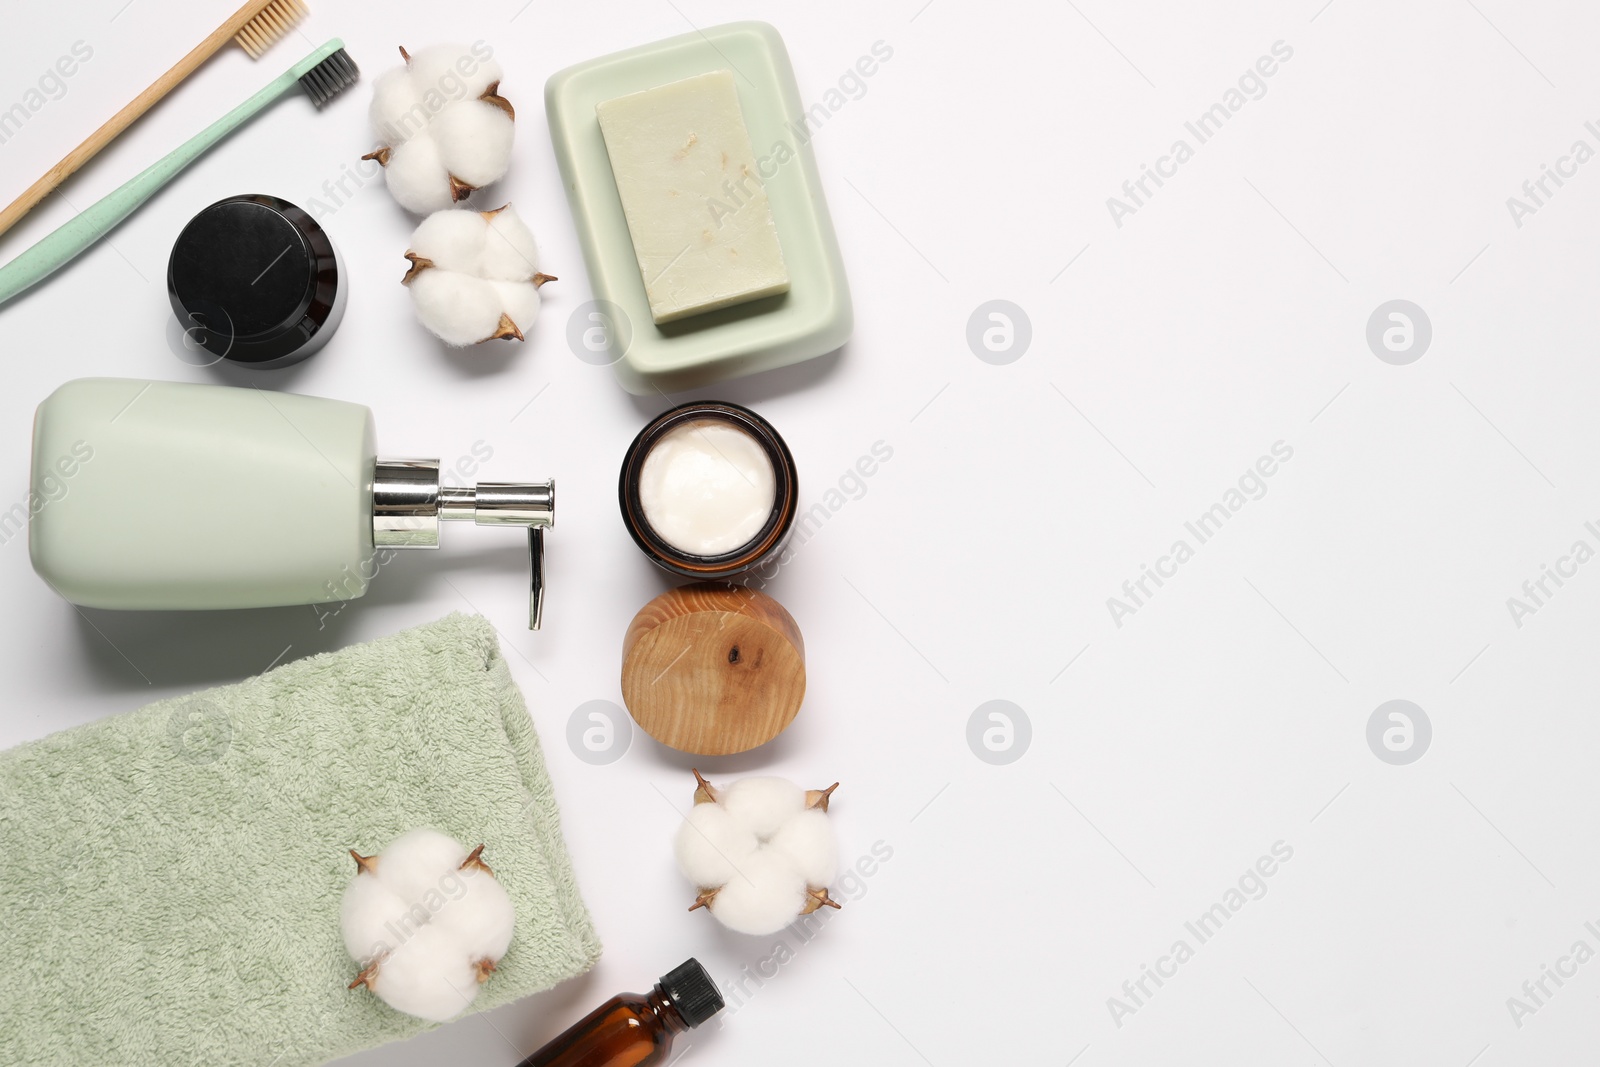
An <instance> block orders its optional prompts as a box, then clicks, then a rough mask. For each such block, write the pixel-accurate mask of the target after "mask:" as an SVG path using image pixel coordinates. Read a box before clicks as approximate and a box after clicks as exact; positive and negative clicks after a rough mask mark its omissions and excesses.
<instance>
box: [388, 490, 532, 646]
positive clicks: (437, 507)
mask: <svg viewBox="0 0 1600 1067" xmlns="http://www.w3.org/2000/svg"><path fill="white" fill-rule="evenodd" d="M441 519H442V520H446V521H456V522H474V523H476V524H478V525H479V526H523V527H526V528H527V530H528V568H529V572H530V578H529V584H528V629H530V630H537V629H538V628H539V624H540V622H541V621H542V620H543V615H544V530H545V529H546V528H547V527H550V526H554V525H555V524H556V483H555V482H554V481H548V482H479V483H478V484H477V486H476V487H474V488H466V487H464V486H454V485H442V484H440V482H439V461H438V460H436V459H380V460H378V463H377V467H376V469H375V470H374V471H373V475H372V543H373V545H374V546H375V547H378V548H438V547H439V522H440V520H441Z"/></svg>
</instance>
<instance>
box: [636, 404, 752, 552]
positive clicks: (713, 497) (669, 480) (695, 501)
mask: <svg viewBox="0 0 1600 1067" xmlns="http://www.w3.org/2000/svg"><path fill="white" fill-rule="evenodd" d="M777 493H778V488H777V477H776V475H775V474H774V473H773V470H772V460H770V459H768V458H767V454H766V452H765V451H763V450H762V448H761V445H760V444H758V443H757V442H756V439H755V438H754V437H751V436H750V435H749V434H748V433H746V432H745V431H743V430H741V429H739V428H738V427H737V426H730V425H728V424H727V423H725V422H722V421H720V420H717V419H696V420H694V421H693V422H687V423H684V424H683V425H682V426H676V427H674V428H673V429H671V430H668V431H667V432H666V433H665V434H663V435H662V436H661V440H659V441H657V442H656V443H655V444H653V445H651V446H650V454H649V455H647V456H645V458H644V466H643V467H642V468H641V469H640V471H639V503H640V504H641V505H643V507H644V518H645V521H646V522H648V523H649V524H650V529H652V530H654V531H655V533H656V536H657V537H660V538H661V539H662V540H663V541H665V542H666V543H667V544H669V545H671V546H672V547H673V548H675V549H677V550H678V551H679V552H687V553H689V554H690V555H692V556H720V555H722V554H723V553H724V552H732V551H733V550H734V549H736V548H743V547H744V546H745V545H747V544H749V543H750V542H751V540H752V539H754V538H755V536H756V534H758V533H760V532H761V528H762V527H763V526H765V525H766V523H767V518H768V517H769V516H770V515H771V514H772V504H773V502H774V501H775V500H776V499H777Z"/></svg>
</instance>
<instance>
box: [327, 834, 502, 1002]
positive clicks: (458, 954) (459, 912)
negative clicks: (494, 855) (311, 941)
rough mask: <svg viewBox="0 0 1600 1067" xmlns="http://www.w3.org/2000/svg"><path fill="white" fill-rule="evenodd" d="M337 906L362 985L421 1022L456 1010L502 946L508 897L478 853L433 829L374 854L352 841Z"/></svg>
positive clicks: (473, 995) (469, 998) (352, 985)
mask: <svg viewBox="0 0 1600 1067" xmlns="http://www.w3.org/2000/svg"><path fill="white" fill-rule="evenodd" d="M350 855H351V856H353V857H355V861H356V876H355V878H354V879H353V880H352V881H351V882H350V885H349V886H348V887H346V889H345V892H344V898H343V900H341V901H340V905H339V928H340V932H341V934H342V935H343V937H344V945H345V950H346V951H347V952H349V953H350V958H351V959H353V960H355V961H356V962H357V963H358V964H360V965H361V968H362V969H361V973H360V974H358V975H356V978H355V981H353V982H351V983H350V988H351V989H354V988H355V987H356V986H358V985H364V986H366V987H367V988H368V989H370V990H371V991H372V992H373V993H374V994H375V995H376V996H377V997H378V999H380V1000H382V1001H383V1002H384V1003H385V1004H388V1005H389V1006H390V1007H392V1008H394V1009H395V1010H396V1011H402V1012H405V1013H406V1014H408V1015H415V1016H417V1017H419V1018H422V1019H427V1020H429V1021H430V1022H444V1021H445V1020H447V1019H453V1018H455V1017H456V1016H457V1015H459V1014H461V1012H462V1011H463V1010H465V1009H466V1007H467V1006H468V1005H469V1004H471V1003H472V1001H473V999H474V998H476V997H477V995H478V986H479V985H481V984H482V983H484V982H486V981H488V980H489V976H490V975H491V974H492V973H494V970H495V965H496V964H497V963H498V962H499V960H500V958H501V957H502V956H504V955H505V953H506V949H507V948H509V947H510V945H511V937H512V933H513V929H514V926H515V913H514V909H513V908H512V905H511V898H510V896H508V895H507V893H506V891H505V887H504V886H502V885H501V884H500V883H499V881H498V880H496V878H495V876H494V872H493V871H492V870H490V869H489V866H488V865H487V864H486V863H484V861H483V846H482V845H479V846H478V847H477V848H475V849H473V850H472V851H471V852H468V851H467V850H466V849H465V848H463V847H462V846H461V844H460V843H459V842H457V841H456V840H455V839H454V838H452V837H450V836H448V835H446V834H441V833H439V832H438V831H436V830H411V831H408V832H407V833H404V834H402V835H400V836H399V837H397V838H395V839H394V840H393V841H391V842H390V843H389V847H388V848H385V849H384V850H383V851H382V852H380V853H379V854H377V855H375V856H363V855H361V854H360V853H359V852H356V851H355V850H354V849H351V850H350Z"/></svg>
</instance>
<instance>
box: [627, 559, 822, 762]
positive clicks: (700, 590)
mask: <svg viewBox="0 0 1600 1067" xmlns="http://www.w3.org/2000/svg"><path fill="white" fill-rule="evenodd" d="M805 693H806V663H805V643H804V641H803V640H802V639H801V637H800V628H799V627H798V626H796V625H795V621H794V618H793V616H791V615H790V614H789V613H788V612H787V611H785V610H784V607H783V605H782V604H779V603H778V602H777V601H776V600H774V599H772V598H771V597H769V596H767V595H766V594H765V593H758V592H756V591H755V590H753V589H746V588H744V587H742V586H733V585H717V584H712V583H707V582H701V583H697V584H695V585H685V586H681V587H679V588H677V589H670V590H668V591H667V592H665V593H662V594H661V595H660V596H658V597H656V598H655V599H654V600H652V601H650V603H648V604H646V605H645V606H644V607H643V608H641V609H639V614H637V615H635V616H634V617H633V622H632V623H631V624H629V626H628V636H627V637H626V638H625V639H624V640H623V642H622V700H623V703H625V704H627V706H628V712H629V713H630V714H631V715H632V716H633V718H634V721H635V722H637V723H638V724H639V727H640V729H642V730H644V732H645V733H647V734H649V735H650V736H651V737H653V738H655V739H656V740H657V741H660V742H661V743H662V744H664V745H669V746H671V747H672V748H675V749H678V750H679V751H682V752H692V753H694V754H695V755H700V756H726V755H730V754H732V753H735V752H744V751H746V750H748V749H752V748H755V747H756V746H757V745H762V744H765V743H766V742H768V741H770V740H772V739H773V738H774V737H776V736H778V734H779V733H781V732H782V731H783V729H784V727H786V726H788V725H789V723H790V722H791V721H793V719H794V716H795V713H796V712H797V711H799V710H800V701H801V700H802V699H804V697H805Z"/></svg>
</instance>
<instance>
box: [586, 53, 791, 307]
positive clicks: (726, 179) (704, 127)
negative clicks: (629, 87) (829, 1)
mask: <svg viewBox="0 0 1600 1067" xmlns="http://www.w3.org/2000/svg"><path fill="white" fill-rule="evenodd" d="M595 113H596V114H597V115H598V116H599V119H600V132H601V134H602V135H603V136H604V137H605V142H606V153H607V154H608V155H609V156H610V157H611V173H612V175H613V177H614V178H615V179H616V182H617V192H618V193H619V194H621V197H622V210H623V213H624V214H625V215H626V216H627V219H628V233H629V234H630V235H631V236H632V237H633V251H634V255H635V256H637V257H638V260H639V273H640V274H641V275H642V276H643V277H644V289H645V295H646V296H648V297H649V299H650V315H651V317H652V318H653V319H654V320H655V321H656V322H658V323H661V322H672V321H673V320H675V319H681V318H684V317H685V316H688V315H698V314H700V313H701V312H703V311H712V310H714V309H716V308H721V307H727V306H729V305H730V304H740V303H743V302H744V301H746V300H755V299H756V298H758V297H763V296H772V295H773V294H775V293H786V292H788V291H789V271H788V269H787V268H786V267H785V266H784V263H783V249H782V247H781V246H780V245H779V244H778V230H777V227H776V226H775V225H774V224H773V221H772V208H771V207H770V205H769V204H768V203H767V193H766V190H765V189H763V188H762V185H761V176H760V175H759V174H758V172H757V169H756V161H755V153H754V152H753V151H752V150H751V148H750V131H748V130H747V129H745V125H744V113H743V112H742V111H740V110H739V94H738V91H737V90H736V88H735V86H734V83H733V72H732V71H727V70H718V71H713V72H711V73H710V74H700V75H697V76H695V77H693V78H685V79H683V80H682V81H677V82H672V83H670V84H667V85H659V86H657V87H656V88H654V89H646V90H644V91H643V92H639V93H630V94H629V95H627V96H619V97H617V98H616V99H614V100H606V101H603V102H602V103H600V104H598V105H596V106H595ZM768 177H770V175H768Z"/></svg>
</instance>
